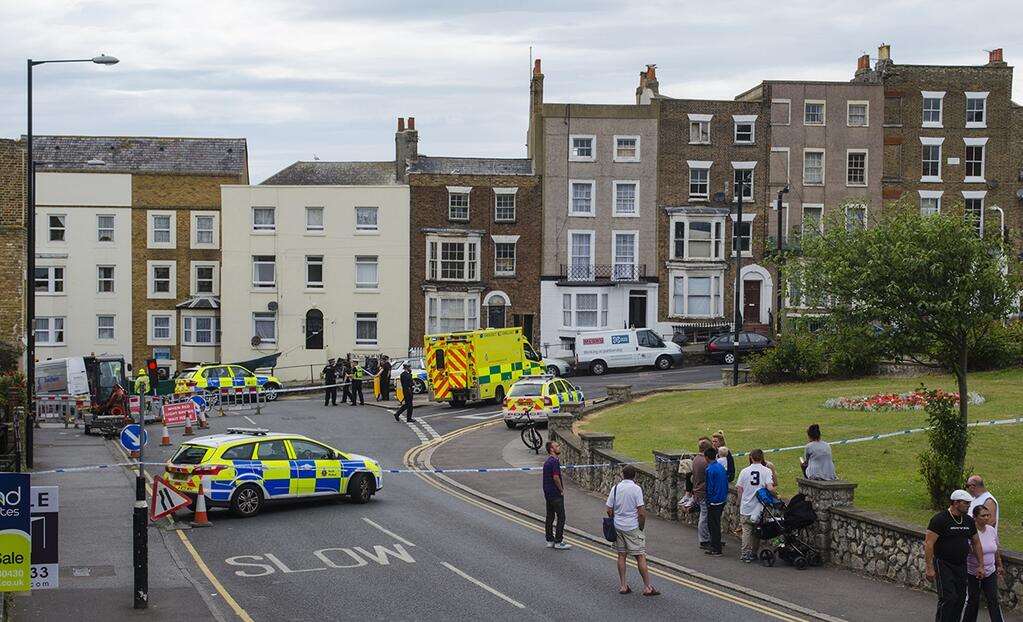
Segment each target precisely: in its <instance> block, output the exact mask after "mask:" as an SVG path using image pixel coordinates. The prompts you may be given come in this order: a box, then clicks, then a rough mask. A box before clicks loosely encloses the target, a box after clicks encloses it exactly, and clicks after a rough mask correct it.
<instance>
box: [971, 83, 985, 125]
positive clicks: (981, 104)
mask: <svg viewBox="0 0 1023 622" xmlns="http://www.w3.org/2000/svg"><path fill="white" fill-rule="evenodd" d="M987 95H988V94H987V92H986V91H985V92H970V91H967V93H966V127H968V128H976V127H987Z"/></svg>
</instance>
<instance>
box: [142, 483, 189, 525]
mask: <svg viewBox="0 0 1023 622" xmlns="http://www.w3.org/2000/svg"><path fill="white" fill-rule="evenodd" d="M191 502H192V500H191V499H189V498H188V497H186V496H185V495H184V494H182V493H181V492H179V491H178V490H177V489H176V488H174V487H173V486H171V485H170V484H169V483H167V480H165V479H163V478H162V477H154V478H153V494H152V497H151V498H150V500H149V519H150V520H159V519H161V518H163V517H164V516H167V515H168V514H173V513H174V512H177V511H178V510H180V509H181V508H183V507H185V506H186V505H188V504H189V503H191Z"/></svg>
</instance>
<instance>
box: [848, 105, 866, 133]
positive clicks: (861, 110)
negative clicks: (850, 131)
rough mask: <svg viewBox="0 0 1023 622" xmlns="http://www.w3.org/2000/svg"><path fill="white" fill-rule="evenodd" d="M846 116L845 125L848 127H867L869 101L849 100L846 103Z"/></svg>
mask: <svg viewBox="0 0 1023 622" xmlns="http://www.w3.org/2000/svg"><path fill="white" fill-rule="evenodd" d="M847 106H848V108H847V112H848V118H847V119H846V125H848V126H849V127H867V126H868V125H870V114H869V112H870V103H869V102H861V101H851V102H849V103H848V104H847Z"/></svg>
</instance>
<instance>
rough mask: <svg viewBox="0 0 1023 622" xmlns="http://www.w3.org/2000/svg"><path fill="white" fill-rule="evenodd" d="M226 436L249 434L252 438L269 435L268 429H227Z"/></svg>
mask: <svg viewBox="0 0 1023 622" xmlns="http://www.w3.org/2000/svg"><path fill="white" fill-rule="evenodd" d="M227 433H228V434H249V435H252V436H266V435H267V434H269V433H270V430H269V429H268V428H228V429H227Z"/></svg>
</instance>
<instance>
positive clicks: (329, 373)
mask: <svg viewBox="0 0 1023 622" xmlns="http://www.w3.org/2000/svg"><path fill="white" fill-rule="evenodd" d="M320 375H322V376H323V386H324V387H325V388H324V390H323V405H324V406H337V368H336V367H335V366H334V359H330V360H328V361H327V365H326V367H324V368H323V370H322V371H321V372H320Z"/></svg>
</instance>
